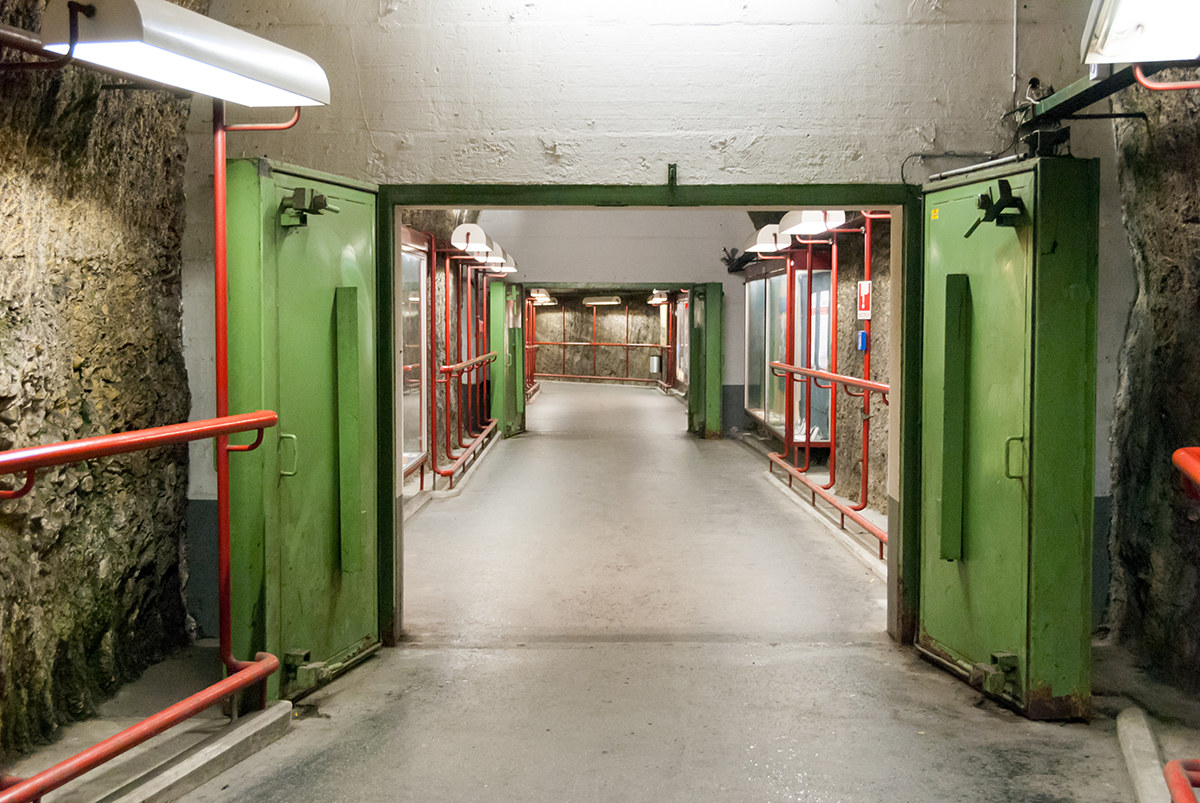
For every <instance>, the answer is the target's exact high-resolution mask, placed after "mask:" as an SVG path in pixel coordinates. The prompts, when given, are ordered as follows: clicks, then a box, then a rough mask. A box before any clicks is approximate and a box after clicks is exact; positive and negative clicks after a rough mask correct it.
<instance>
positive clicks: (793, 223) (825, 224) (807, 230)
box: [779, 209, 846, 237]
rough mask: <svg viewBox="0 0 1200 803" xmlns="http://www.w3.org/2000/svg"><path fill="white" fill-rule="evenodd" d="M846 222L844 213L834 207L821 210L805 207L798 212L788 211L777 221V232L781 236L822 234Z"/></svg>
mask: <svg viewBox="0 0 1200 803" xmlns="http://www.w3.org/2000/svg"><path fill="white" fill-rule="evenodd" d="M845 222H846V213H845V212H843V211H841V210H838V209H835V210H832V211H828V212H826V211H822V210H820V209H805V210H803V211H800V212H788V213H787V214H786V215H784V216H783V220H781V221H779V233H780V235H782V236H786V237H791V236H792V235H798V236H800V237H806V236H811V235H814V234H823V233H824V232H826V231H829V230H830V229H836V228H837V227H838V226H841V225H843V224H844V223H845Z"/></svg>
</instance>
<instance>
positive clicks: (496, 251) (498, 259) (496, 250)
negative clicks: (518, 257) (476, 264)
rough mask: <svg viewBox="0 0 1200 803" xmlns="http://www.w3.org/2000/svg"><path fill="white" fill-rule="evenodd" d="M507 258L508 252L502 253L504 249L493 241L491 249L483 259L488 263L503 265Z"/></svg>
mask: <svg viewBox="0 0 1200 803" xmlns="http://www.w3.org/2000/svg"><path fill="white" fill-rule="evenodd" d="M507 259H508V254H506V253H504V249H503V248H501V247H500V246H499V244H497V243H495V242H493V243H492V250H491V251H489V252H488V255H487V257H486V258H484V260H483V261H484V262H486V263H488V264H489V265H503V264H504V262H505V261H506V260H507Z"/></svg>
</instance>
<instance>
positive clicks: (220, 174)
mask: <svg viewBox="0 0 1200 803" xmlns="http://www.w3.org/2000/svg"><path fill="white" fill-rule="evenodd" d="M212 110H213V229H214V235H215V240H216V253H215V255H214V256H215V265H214V271H213V273H214V276H213V279H214V281H213V285H214V287H213V292H214V296H215V308H216V309H215V313H216V314H215V318H216V373H217V399H216V402H217V418H225V417H227V416H228V415H229V339H228V338H229V328H228V323H229V307H228V304H229V283H228V240H227V237H226V231H227V223H226V206H227V203H226V201H227V197H228V181H227V179H226V172H225V171H226V165H225V134H226V132H228V131H283V130H286V129H288V128H291V127H292V126H294V125H295V124H296V123H297V122H298V121H299V120H300V107H298V106H297V107H296V110H295V112H294V114H293V115H292V119H291V120H289V121H288V122H286V123H261V124H250V125H237V126H227V125H226V124H225V101H223V100H220V99H218V98H213V101H212ZM216 458H217V583H218V595H217V611H218V619H219V630H220V633H219V636H220V643H221V662H222V663H224V664H225V669H226V671H228V672H230V673H235V672H239V671H241V670H242V669H246V668H247V667H249V666H251V665H252V662H249V661H239V660H237V659H236V658H234V657H233V621H232V611H231V605H230V566H229V565H230V556H229V531H230V521H229V436H228V435H218V436H217V441H216ZM265 704H266V688H265V686H264V688H263V705H264V706H265Z"/></svg>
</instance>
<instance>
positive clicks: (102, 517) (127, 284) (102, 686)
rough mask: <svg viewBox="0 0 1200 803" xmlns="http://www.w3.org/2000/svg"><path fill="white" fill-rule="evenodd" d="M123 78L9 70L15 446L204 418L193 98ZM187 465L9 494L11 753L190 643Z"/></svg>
mask: <svg viewBox="0 0 1200 803" xmlns="http://www.w3.org/2000/svg"><path fill="white" fill-rule="evenodd" d="M185 4H186V5H189V6H190V7H191V8H193V9H197V10H201V11H203V10H205V9H204V8H199V7H200V6H206V5H207V2H206V0H194V1H193V2H191V3H185ZM41 10H42V3H41V2H38V0H13V1H12V2H5V3H4V4H2V5H0V22H3V23H6V24H9V25H14V26H17V27H20V28H23V29H26V30H32V31H37V30H39V29H40V17H41ZM0 57H2V58H4V59H5V60H15V59H18V58H21V56H20V55H19V54H17V53H15V52H14V51H9V50H5V51H3V52H0ZM112 80H113V79H110V78H107V77H102V76H100V75H98V74H97V73H94V72H91V71H88V70H85V69H75V68H69V69H67V70H65V71H60V72H52V73H38V74H32V73H20V74H17V73H6V74H0V449H9V448H14V447H22V446H31V445H36V444H43V443H51V442H55V441H61V440H72V439H77V438H84V437H89V436H92V435H100V434H107V433H111V432H119V431H122V430H129V429H137V428H142V427H151V426H158V425H162V424H170V423H176V422H179V421H183V420H186V418H187V415H188V406H189V399H188V390H187V377H186V375H185V371H184V365H183V359H182V356H181V337H180V286H179V268H180V235H181V232H182V228H183V192H182V179H183V174H184V161H185V157H186V141H185V139H184V137H183V126H184V123H185V121H186V118H187V111H188V101H187V100H184V99H179V98H175V97H173V96H171V95H170V94H168V93H164V92H148V91H113V90H102V89H101V85H102V84H104V83H112ZM186 459H187V450H186V447H183V446H179V447H170V448H163V449H158V450H155V451H152V452H144V453H138V454H134V455H128V456H121V457H113V458H105V459H99V460H93V461H90V462H87V463H82V464H76V465H72V466H64V467H60V468H56V469H50V470H46V471H43V472H40V473H39V475H38V481H37V485H36V486H35V488H34V490H33V492H32V493H31V494H30V495H28V496H26V497H24V498H22V499H19V500H11V501H5V502H0V761H2V760H3V759H4V758H5V757H6V756H12V755H13V754H14V753H15V752H16V751H21V750H24V749H26V748H28V747H30V746H31V745H32V744H34V743H37V742H42V741H45V740H48V739H50V738H53V737H54V735H55V733H56V731H57V729H58V727H59V726H60V725H61V724H63V723H64V722H66V721H69V720H70V719H73V718H78V717H84V716H87V715H89V714H90V713H91V712H92V711H93V709H94V705H95V703H96V702H97V701H98V700H100V699H102V698H103V697H104V696H106V695H108V694H110V693H111V692H112V691H113V690H114V689H116V687H117V686H118V685H119V684H120V683H121V682H123V681H125V680H127V679H130V678H132V677H134V676H136V675H137V674H138V673H139V672H140V671H141V670H142V669H143V668H144V667H145V666H147V665H148V664H149V663H151V662H153V661H154V660H156V659H158V658H160V657H161V656H163V655H165V654H166V653H167V652H168V651H170V650H172V649H173V648H175V647H176V646H178V645H180V644H182V643H184V642H185V641H186V638H187V634H186V618H187V617H186V613H185V612H184V608H183V601H182V597H181V593H180V592H181V586H182V585H183V583H184V582H185V579H186V572H185V568H184V563H183V561H182V559H181V555H180V543H181V538H180V536H181V530H182V527H183V515H184V505H185V501H186V499H185V496H186V487H187V462H186ZM14 481H15V479H14V478H12V477H3V478H0V487H11V486H12V484H13V482H14Z"/></svg>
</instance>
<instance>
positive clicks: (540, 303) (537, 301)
mask: <svg viewBox="0 0 1200 803" xmlns="http://www.w3.org/2000/svg"><path fill="white" fill-rule="evenodd" d="M557 304H558V299H557V298H551V297H550V296H538V297H536V298H534V299H533V305H534V306H535V307H552V306H556V305H557Z"/></svg>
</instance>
